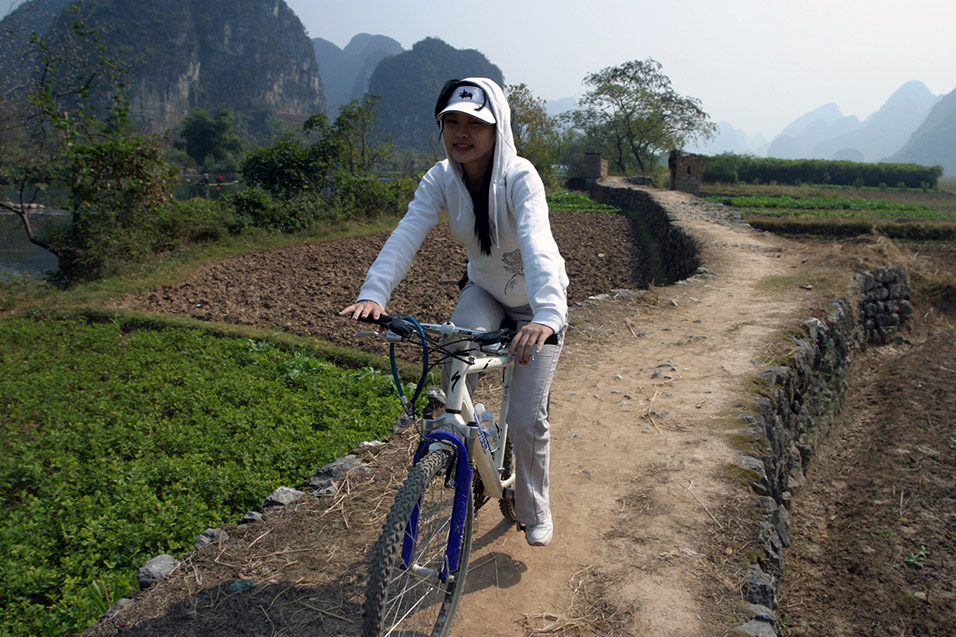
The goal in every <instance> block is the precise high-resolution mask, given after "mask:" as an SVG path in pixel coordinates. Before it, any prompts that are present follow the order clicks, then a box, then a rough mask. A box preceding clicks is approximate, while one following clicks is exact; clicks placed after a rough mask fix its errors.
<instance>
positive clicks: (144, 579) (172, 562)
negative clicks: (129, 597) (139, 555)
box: [136, 553, 179, 589]
mask: <svg viewBox="0 0 956 637" xmlns="http://www.w3.org/2000/svg"><path fill="white" fill-rule="evenodd" d="M178 566H179V560H177V559H176V558H175V557H173V556H172V555H168V554H166V553H163V554H162V555H159V556H157V557H154V558H153V559H151V560H150V561H148V562H146V563H145V564H144V565H143V566H142V567H140V569H139V571H137V572H136V579H138V580H139V587H140V588H141V589H147V588H149V587H150V586H152V585H153V584H155V583H156V582H158V581H160V580H162V579H165V578H166V576H167V575H169V574H170V573H172V572H173V569H175V568H177V567H178Z"/></svg>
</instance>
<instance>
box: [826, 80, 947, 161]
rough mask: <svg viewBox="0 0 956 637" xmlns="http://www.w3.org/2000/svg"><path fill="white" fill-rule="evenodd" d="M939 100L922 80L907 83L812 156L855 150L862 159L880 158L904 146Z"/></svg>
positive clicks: (830, 155)
mask: <svg viewBox="0 0 956 637" xmlns="http://www.w3.org/2000/svg"><path fill="white" fill-rule="evenodd" d="M938 100H939V97H938V96H936V95H933V94H932V93H931V92H930V90H929V89H928V88H926V85H925V84H923V83H922V82H907V83H906V84H904V85H903V86H901V87H900V88H899V89H897V91H896V92H895V93H893V95H891V96H890V98H889V99H888V100H886V103H885V104H883V106H882V107H881V108H880V110H878V111H876V112H875V113H873V114H872V115H870V116H869V117H867V118H866V119H865V120H863V123H862V125H861V126H860V127H858V128H855V129H854V130H852V131H850V132H847V133H844V134H842V135H836V136H834V137H832V138H830V139H827V140H824V141H821V142H819V143H818V144H817V145H816V146H814V148H813V150H811V151H810V156H811V157H819V158H823V159H839V157H837V155H838V154H843V155H845V154H847V152H848V151H856V152H857V153H859V156H860V159H859V161H868V162H874V161H880V160H882V159H884V158H885V157H888V156H889V155H892V154H893V153H895V152H896V151H898V150H899V149H900V148H902V147H903V144H905V143H906V140H907V139H909V137H910V135H911V134H912V133H913V131H915V130H916V129H917V128H918V127H919V125H920V124H921V123H922V122H923V120H925V119H926V116H927V115H928V114H929V112H930V110H931V109H932V108H933V105H934V104H935V103H936V102H937V101H938Z"/></svg>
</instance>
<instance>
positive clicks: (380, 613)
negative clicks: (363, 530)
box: [363, 449, 474, 636]
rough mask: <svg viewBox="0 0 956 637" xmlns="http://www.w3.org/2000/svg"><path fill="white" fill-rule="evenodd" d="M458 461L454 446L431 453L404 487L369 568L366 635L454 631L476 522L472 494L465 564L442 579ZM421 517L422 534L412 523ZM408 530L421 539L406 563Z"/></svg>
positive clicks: (464, 540) (465, 536)
mask: <svg viewBox="0 0 956 637" xmlns="http://www.w3.org/2000/svg"><path fill="white" fill-rule="evenodd" d="M455 461H456V458H455V453H454V452H452V451H451V450H448V449H442V450H440V451H436V452H433V453H429V454H428V455H427V456H425V457H424V458H423V459H422V460H421V462H419V463H418V464H417V465H416V466H415V467H414V468H413V469H412V471H411V472H410V473H409V474H408V477H407V478H406V479H405V483H404V484H403V485H402V488H401V489H400V490H399V492H398V496H397V497H396V498H395V504H393V505H392V510H391V511H390V512H389V514H388V517H387V518H386V520H385V527H384V528H383V530H382V535H381V537H380V538H379V540H378V544H377V545H376V546H375V553H374V557H373V558H372V563H371V565H370V567H369V581H368V587H367V588H366V591H365V609H364V617H363V634H364V635H433V636H440V635H447V634H448V631H449V630H450V629H451V625H452V621H453V620H454V618H455V611H456V610H457V608H458V601H459V600H460V599H461V594H462V591H463V590H464V583H465V574H466V573H467V571H468V557H469V554H470V553H471V533H472V523H473V520H474V506H473V502H472V501H471V499H470V498H469V502H468V507H467V515H466V518H465V524H464V532H463V534H462V545H461V557H460V559H459V567H458V570H457V571H453V572H450V573H448V575H449V577H447V578H446V581H444V582H442V581H441V574H442V571H443V569H445V566H446V564H447V562H448V558H447V555H446V552H447V550H448V533H449V530H450V528H451V522H452V508H453V505H454V499H455V485H454V474H455ZM469 491H470V490H469ZM416 516H417V534H416V533H415V531H416V529H415V528H414V526H416V525H415V524H414V523H410V521H412V520H414V519H415V518H416ZM407 534H408V535H411V536H413V537H415V536H416V535H417V540H416V541H415V542H414V545H415V548H414V552H413V554H412V556H411V557H412V559H411V562H410V564H409V565H408V566H407V567H406V565H405V563H404V560H403V558H402V547H403V545H404V543H405V541H406V535H407Z"/></svg>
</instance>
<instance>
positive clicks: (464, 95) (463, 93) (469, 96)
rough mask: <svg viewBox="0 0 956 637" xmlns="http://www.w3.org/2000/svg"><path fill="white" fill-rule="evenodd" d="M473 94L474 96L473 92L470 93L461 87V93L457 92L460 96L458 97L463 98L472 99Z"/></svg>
mask: <svg viewBox="0 0 956 637" xmlns="http://www.w3.org/2000/svg"><path fill="white" fill-rule="evenodd" d="M474 96H475V94H474V93H472V92H470V91H466V90H464V89H462V91H461V93H459V94H458V97H460V98H461V99H463V100H470V99H472V98H473V97H474Z"/></svg>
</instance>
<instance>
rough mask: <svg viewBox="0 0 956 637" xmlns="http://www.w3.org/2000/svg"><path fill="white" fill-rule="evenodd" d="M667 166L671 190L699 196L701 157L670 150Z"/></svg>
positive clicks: (702, 161)
mask: <svg viewBox="0 0 956 637" xmlns="http://www.w3.org/2000/svg"><path fill="white" fill-rule="evenodd" d="M667 165H668V167H669V168H670V171H671V190H680V191H681V192H689V193H690V194H692V195H699V194H700V179H701V176H702V174H703V172H704V158H703V157H702V156H700V155H694V154H691V153H686V154H685V153H682V152H680V151H679V150H672V151H671V154H670V157H668V159H667Z"/></svg>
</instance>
